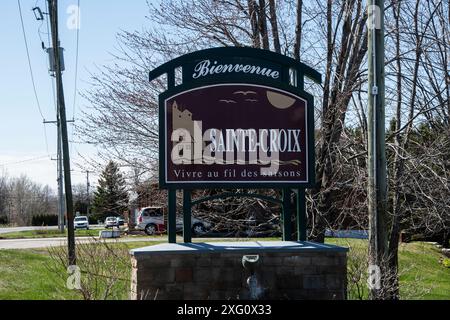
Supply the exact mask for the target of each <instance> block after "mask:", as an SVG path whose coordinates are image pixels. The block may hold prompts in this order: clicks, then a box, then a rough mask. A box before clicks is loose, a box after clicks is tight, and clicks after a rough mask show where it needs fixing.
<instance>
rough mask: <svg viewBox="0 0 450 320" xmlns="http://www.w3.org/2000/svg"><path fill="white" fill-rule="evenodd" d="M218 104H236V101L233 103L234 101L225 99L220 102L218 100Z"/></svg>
mask: <svg viewBox="0 0 450 320" xmlns="http://www.w3.org/2000/svg"><path fill="white" fill-rule="evenodd" d="M220 102H223V103H228V104H229V103H237V102H236V101H234V100H225V99H222V100H220Z"/></svg>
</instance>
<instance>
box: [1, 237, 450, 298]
mask: <svg viewBox="0 0 450 320" xmlns="http://www.w3.org/2000/svg"><path fill="white" fill-rule="evenodd" d="M259 240H262V239H259ZM266 240H274V239H266ZM196 241H200V239H196ZM165 242H166V241H164V239H162V241H161V242H145V241H142V242H141V241H140V242H133V243H128V244H126V246H127V247H128V248H129V249H133V248H138V247H144V246H149V245H155V244H158V243H165ZM327 243H330V244H336V245H341V246H349V247H351V250H361V251H366V250H367V241H364V240H354V239H327ZM121 245H123V244H121ZM349 256H350V257H351V255H349ZM399 256H400V274H401V275H400V286H401V294H402V298H403V299H447V300H449V299H450V268H446V267H444V266H443V265H442V263H440V259H441V258H443V256H442V255H441V254H440V253H439V251H438V250H437V249H435V247H434V246H433V245H430V244H426V243H419V242H415V243H409V244H402V245H401V247H400V252H399ZM49 262H50V257H49V255H48V253H47V250H46V249H40V250H3V251H2V250H0V300H11V299H12V300H14V299H25V300H37V299H44V300H52V299H79V296H78V295H76V294H75V293H74V292H73V291H69V290H67V289H64V288H65V287H64V285H65V283H64V281H63V280H61V279H59V278H58V277H57V275H55V274H54V273H51V272H50V271H48V269H47V268H46V264H48V263H49ZM127 288H128V286H126V287H125V288H121V290H123V291H124V292H123V294H121V297H122V298H123V299H126V298H127V295H128V292H127Z"/></svg>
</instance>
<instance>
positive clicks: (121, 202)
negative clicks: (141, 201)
mask: <svg viewBox="0 0 450 320" xmlns="http://www.w3.org/2000/svg"><path fill="white" fill-rule="evenodd" d="M127 207H128V193H127V191H126V182H125V179H124V177H123V175H122V174H121V173H120V169H119V167H118V165H117V164H116V163H115V162H114V161H110V162H109V163H108V165H107V166H106V168H105V170H103V172H102V173H101V175H100V178H99V180H98V187H97V190H96V191H95V193H94V201H93V209H94V213H95V215H96V218H97V219H102V220H103V219H105V218H106V217H108V216H118V215H121V214H122V213H123V212H124V211H125V210H127Z"/></svg>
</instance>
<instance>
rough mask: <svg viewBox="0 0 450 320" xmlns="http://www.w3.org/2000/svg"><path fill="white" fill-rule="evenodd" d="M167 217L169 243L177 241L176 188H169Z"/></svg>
mask: <svg viewBox="0 0 450 320" xmlns="http://www.w3.org/2000/svg"><path fill="white" fill-rule="evenodd" d="M168 211H169V212H168V217H167V234H168V237H169V243H177V190H176V189H169V210H168Z"/></svg>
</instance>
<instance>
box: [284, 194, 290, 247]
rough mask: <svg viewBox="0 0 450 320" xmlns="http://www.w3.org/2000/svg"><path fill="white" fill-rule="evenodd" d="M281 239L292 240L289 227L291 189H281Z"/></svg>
mask: <svg viewBox="0 0 450 320" xmlns="http://www.w3.org/2000/svg"><path fill="white" fill-rule="evenodd" d="M282 219H283V241H291V240H292V228H291V190H290V189H283V212H282Z"/></svg>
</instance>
